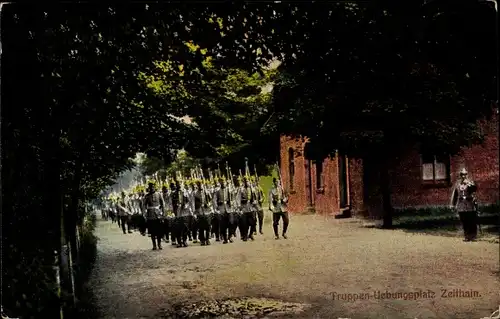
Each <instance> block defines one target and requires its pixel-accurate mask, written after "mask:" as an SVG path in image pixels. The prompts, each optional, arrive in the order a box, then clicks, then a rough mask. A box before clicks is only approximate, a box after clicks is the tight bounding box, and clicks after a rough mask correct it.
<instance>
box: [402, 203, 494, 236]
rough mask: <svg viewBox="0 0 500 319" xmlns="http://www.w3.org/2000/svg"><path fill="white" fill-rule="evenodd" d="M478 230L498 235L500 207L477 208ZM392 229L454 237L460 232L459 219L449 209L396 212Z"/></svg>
mask: <svg viewBox="0 0 500 319" xmlns="http://www.w3.org/2000/svg"><path fill="white" fill-rule="evenodd" d="M479 211H480V212H481V214H480V215H479V225H480V230H481V232H482V234H483V235H486V236H491V237H492V236H497V237H498V234H499V220H500V205H499V204H494V205H488V206H483V207H480V208H479ZM394 228H395V229H403V230H406V231H410V232H422V233H439V234H441V235H453V236H456V235H457V234H459V233H460V232H461V231H462V225H461V223H460V220H459V218H458V217H457V216H456V214H455V212H453V211H452V210H451V209H449V208H442V207H441V208H437V207H436V208H424V209H405V210H397V211H395V214H394Z"/></svg>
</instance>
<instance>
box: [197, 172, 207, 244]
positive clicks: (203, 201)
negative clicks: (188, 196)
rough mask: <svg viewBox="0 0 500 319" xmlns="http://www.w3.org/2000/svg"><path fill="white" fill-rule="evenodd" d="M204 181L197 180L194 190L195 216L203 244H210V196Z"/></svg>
mask: <svg viewBox="0 0 500 319" xmlns="http://www.w3.org/2000/svg"><path fill="white" fill-rule="evenodd" d="M201 183H202V181H201V180H197V181H196V190H195V192H194V203H195V211H194V213H195V216H196V219H197V221H198V230H199V238H200V242H201V245H202V246H205V245H210V212H209V211H208V209H207V206H208V205H207V204H208V201H209V198H208V196H207V194H206V193H205V191H204V189H203V187H202V184H201Z"/></svg>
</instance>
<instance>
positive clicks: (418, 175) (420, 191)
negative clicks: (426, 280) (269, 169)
mask: <svg viewBox="0 0 500 319" xmlns="http://www.w3.org/2000/svg"><path fill="white" fill-rule="evenodd" d="M481 127H482V129H483V131H484V133H485V136H486V138H485V141H484V143H482V144H481V145H474V146H472V147H468V148H463V149H462V151H461V152H460V153H459V154H457V155H455V156H435V155H433V154H419V152H418V151H417V150H416V149H415V148H411V147H409V148H408V149H407V150H406V151H405V152H403V153H402V154H401V156H398V157H396V158H394V159H393V161H392V162H391V163H390V169H389V176H390V189H391V202H392V205H393V207H394V208H407V207H415V208H419V207H426V206H445V205H448V204H449V202H450V199H451V191H452V185H454V183H455V181H456V179H457V174H458V171H459V170H460V169H461V168H462V167H466V168H467V170H468V171H469V174H470V176H471V178H473V179H474V180H475V181H476V183H477V184H478V199H479V201H480V203H482V204H485V203H495V202H497V201H498V200H499V167H498V166H499V162H498V152H499V148H498V145H499V142H498V111H495V116H494V118H493V119H492V120H491V121H483V122H481ZM307 145H308V144H307V138H289V137H286V136H282V137H281V141H280V147H281V163H280V167H281V176H282V178H283V186H284V187H285V189H286V190H287V191H289V192H290V199H289V209H290V212H292V213H305V212H316V213H319V214H339V213H341V212H342V211H344V210H347V209H350V210H351V211H352V212H353V213H355V214H356V213H357V214H363V215H365V214H369V215H372V216H373V215H380V213H381V211H382V197H381V193H380V189H379V187H378V185H379V182H378V181H379V178H380V176H379V174H378V172H377V169H376V167H375V166H374V165H373V163H370V162H369V161H366V160H365V161H363V160H360V159H351V158H348V157H346V156H343V155H339V154H337V155H336V156H335V157H331V158H326V159H324V160H323V161H314V160H310V159H308V156H307Z"/></svg>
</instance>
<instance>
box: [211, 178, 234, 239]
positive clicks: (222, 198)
mask: <svg viewBox="0 0 500 319" xmlns="http://www.w3.org/2000/svg"><path fill="white" fill-rule="evenodd" d="M214 200H215V203H216V207H217V211H218V212H219V216H220V236H222V240H223V243H224V244H227V243H228V242H233V239H232V237H233V233H232V232H233V225H234V215H233V213H232V211H231V193H230V191H229V189H228V188H227V187H226V185H225V183H224V181H221V183H220V187H219V189H218V190H217V193H216V194H215V196H214Z"/></svg>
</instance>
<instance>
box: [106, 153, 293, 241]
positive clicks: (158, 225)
mask: <svg viewBox="0 0 500 319" xmlns="http://www.w3.org/2000/svg"><path fill="white" fill-rule="evenodd" d="M226 171H227V174H226V175H225V176H224V175H223V174H222V173H221V170H220V168H219V169H218V174H212V173H211V172H209V176H208V178H206V177H205V176H204V174H203V171H202V170H201V169H200V168H197V169H195V170H192V171H191V174H190V176H189V177H184V176H182V174H180V173H178V174H176V177H175V178H173V179H172V180H171V181H169V180H165V181H163V182H160V180H159V179H158V178H151V179H149V180H148V181H147V182H143V183H142V185H135V186H134V187H133V188H132V189H131V190H130V191H128V192H125V191H122V192H121V194H120V195H119V196H117V195H115V194H113V195H111V196H110V197H109V199H108V201H107V203H106V208H107V214H108V216H109V217H110V218H111V219H112V222H114V221H115V218H116V216H119V218H118V219H117V221H118V223H119V226H120V227H121V229H122V231H123V233H124V234H127V233H132V230H133V229H134V230H138V231H140V233H141V234H142V235H143V236H146V230H147V231H148V233H149V236H150V237H151V241H152V245H153V250H157V249H160V250H161V249H162V246H161V244H162V239H163V241H165V242H167V243H169V242H171V243H172V245H174V246H177V247H179V248H180V247H187V246H188V242H192V243H194V244H196V243H198V242H199V243H200V245H202V246H207V245H210V244H211V240H212V239H215V241H217V242H218V241H222V243H223V244H228V243H233V242H234V239H235V238H236V231H237V230H239V235H240V238H241V240H242V241H248V240H252V241H253V240H255V236H256V235H257V231H258V233H259V234H261V235H262V234H263V222H264V208H263V206H262V205H263V202H264V192H263V190H262V188H261V187H260V185H259V176H258V175H257V173H256V171H255V169H254V174H253V175H251V174H250V170H249V168H248V164H247V163H245V174H243V173H242V172H241V171H240V172H239V176H233V174H232V172H231V170H230V169H229V167H228V165H227V164H226ZM145 184H147V189H146V188H145V186H144V185H145ZM287 201H288V199H287V196H286V195H285V193H284V192H283V188H282V187H281V180H280V181H279V182H278V180H277V179H274V180H273V188H272V189H271V191H270V193H269V209H270V210H271V211H272V212H273V230H274V234H275V237H276V239H279V235H278V223H279V220H280V218H283V233H282V237H283V238H285V239H286V238H287V237H286V231H287V228H288V213H287V210H286V206H287ZM257 227H258V228H257Z"/></svg>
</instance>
